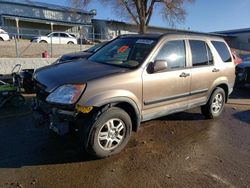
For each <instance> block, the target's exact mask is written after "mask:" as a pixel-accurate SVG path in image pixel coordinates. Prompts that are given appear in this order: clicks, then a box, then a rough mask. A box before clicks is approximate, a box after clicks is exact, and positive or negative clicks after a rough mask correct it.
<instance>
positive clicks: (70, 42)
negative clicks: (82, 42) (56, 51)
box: [67, 41, 75, 44]
mask: <svg viewBox="0 0 250 188" xmlns="http://www.w3.org/2000/svg"><path fill="white" fill-rule="evenodd" d="M67 44H75V43H74V42H72V41H69V42H68V43H67Z"/></svg>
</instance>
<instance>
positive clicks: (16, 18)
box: [0, 0, 96, 38]
mask: <svg viewBox="0 0 250 188" xmlns="http://www.w3.org/2000/svg"><path fill="white" fill-rule="evenodd" d="M95 15H96V12H95V10H92V11H89V12H88V11H83V10H80V9H72V8H69V7H64V6H59V5H52V4H47V3H39V2H33V1H29V0H0V27H2V28H3V29H5V30H6V31H7V32H9V33H10V34H17V33H18V32H19V33H20V35H21V37H25V36H26V37H27V38H29V37H32V35H44V34H46V33H48V32H51V30H53V31H67V32H71V33H79V30H80V29H82V31H83V34H86V35H87V34H89V33H91V32H92V30H93V28H92V23H91V20H92V18H93V17H94V16H95ZM17 28H19V30H17Z"/></svg>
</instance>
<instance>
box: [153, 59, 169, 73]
mask: <svg viewBox="0 0 250 188" xmlns="http://www.w3.org/2000/svg"><path fill="white" fill-rule="evenodd" d="M167 68H168V63H167V61H166V60H155V61H154V62H152V63H150V65H149V67H148V72H149V73H154V72H160V71H163V70H166V69H167Z"/></svg>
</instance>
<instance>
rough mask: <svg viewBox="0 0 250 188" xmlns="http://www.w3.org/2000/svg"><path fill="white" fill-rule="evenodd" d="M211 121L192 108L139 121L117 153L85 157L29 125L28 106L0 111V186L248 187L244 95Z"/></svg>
mask: <svg viewBox="0 0 250 188" xmlns="http://www.w3.org/2000/svg"><path fill="white" fill-rule="evenodd" d="M249 91H250V90H249V88H248V89H241V90H236V91H235V92H234V93H233V95H232V96H231V98H232V99H230V101H229V103H228V104H226V106H225V110H224V112H223V114H222V116H220V117H219V118H217V119H214V120H205V119H204V117H203V116H202V115H201V114H200V110H199V109H198V108H196V109H192V110H189V111H186V112H182V113H177V114H173V115H169V116H166V117H163V118H160V119H156V120H152V121H148V122H145V123H142V125H141V128H140V130H139V132H138V133H136V134H133V135H132V138H131V139H130V142H129V144H128V146H127V147H126V149H125V150H123V151H122V152H121V153H120V154H118V155H116V156H112V157H110V158H107V159H102V160H92V159H91V158H89V157H87V156H86V155H85V154H80V153H79V152H78V150H77V149H76V146H75V145H74V141H73V140H72V138H58V137H54V136H51V135H49V134H48V130H47V128H45V127H34V125H33V122H32V119H31V117H30V110H29V107H28V106H26V107H24V109H19V110H18V109H16V110H15V111H13V110H12V109H4V110H2V111H0V112H1V113H0V151H1V154H0V187H4V188H5V187H7V188H8V187H10V188H12V187H38V188H40V187H41V188H44V187H53V188H56V187H60V188H63V187H121V188H122V187H124V188H125V187H136V188H137V187H150V188H151V187H192V188H194V187H246V188H248V187H250V160H249V159H250V137H249V135H250V116H249V115H250V92H249Z"/></svg>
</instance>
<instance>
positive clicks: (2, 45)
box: [0, 40, 91, 58]
mask: <svg viewBox="0 0 250 188" xmlns="http://www.w3.org/2000/svg"><path fill="white" fill-rule="evenodd" d="M90 46H91V45H83V46H82V49H83V50H84V49H87V48H89V47H90ZM0 49H1V50H0V58H3V57H5V58H12V57H16V45H15V41H14V40H11V41H5V42H0ZM18 49H19V54H20V57H23V58H24V57H33V58H34V57H36V58H39V57H41V56H42V55H41V54H42V53H43V52H44V51H47V52H48V53H49V55H50V57H51V44H40V43H31V42H29V41H28V40H20V41H19V43H18ZM79 50H80V45H74V44H71V45H70V44H53V45H52V52H53V57H55V58H57V57H59V56H61V55H63V54H66V53H71V52H77V51H79Z"/></svg>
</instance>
